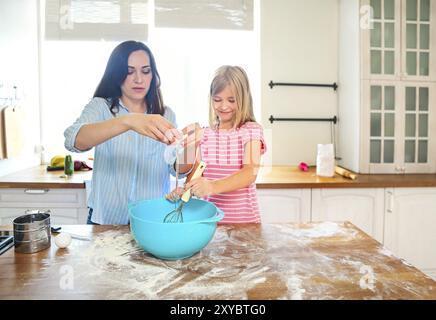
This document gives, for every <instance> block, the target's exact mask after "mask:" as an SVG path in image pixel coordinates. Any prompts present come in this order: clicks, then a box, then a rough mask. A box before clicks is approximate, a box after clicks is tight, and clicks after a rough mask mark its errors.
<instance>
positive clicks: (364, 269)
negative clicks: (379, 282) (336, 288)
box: [341, 259, 376, 292]
mask: <svg viewBox="0 0 436 320" xmlns="http://www.w3.org/2000/svg"><path fill="white" fill-rule="evenodd" d="M341 262H342V263H343V264H348V265H351V266H353V267H356V269H358V270H359V273H360V274H361V275H362V276H361V277H360V279H359V286H360V288H361V289H364V290H366V289H368V290H371V291H373V292H374V291H375V282H376V277H375V274H374V270H373V268H372V267H371V266H369V265H366V264H364V263H362V262H360V261H354V260H349V259H341Z"/></svg>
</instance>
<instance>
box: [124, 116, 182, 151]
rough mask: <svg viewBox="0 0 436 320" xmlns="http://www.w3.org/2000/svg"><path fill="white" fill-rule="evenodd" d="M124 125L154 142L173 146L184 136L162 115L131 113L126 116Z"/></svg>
mask: <svg viewBox="0 0 436 320" xmlns="http://www.w3.org/2000/svg"><path fill="white" fill-rule="evenodd" d="M123 120H124V123H125V124H126V125H127V126H128V127H129V129H131V130H134V131H136V132H137V133H139V134H142V135H144V136H147V137H150V138H152V139H154V140H157V141H160V142H163V143H165V144H171V143H173V142H174V141H175V139H176V138H177V139H182V138H183V135H182V134H181V133H180V132H179V131H178V130H177V129H176V128H174V126H173V125H172V124H171V122H169V121H168V120H167V119H165V118H164V117H162V116H161V115H160V114H142V113H129V114H128V115H125V116H124V119H123Z"/></svg>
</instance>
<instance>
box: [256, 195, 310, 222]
mask: <svg viewBox="0 0 436 320" xmlns="http://www.w3.org/2000/svg"><path fill="white" fill-rule="evenodd" d="M257 196H258V200H259V209H260V215H261V219H262V222H265V223H278V222H281V223H287V222H309V221H310V189H257Z"/></svg>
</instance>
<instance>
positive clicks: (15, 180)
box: [0, 165, 92, 189]
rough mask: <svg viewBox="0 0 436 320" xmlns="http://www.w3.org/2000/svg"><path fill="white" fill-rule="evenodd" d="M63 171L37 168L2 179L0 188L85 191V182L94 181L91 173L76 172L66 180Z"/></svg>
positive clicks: (43, 167) (0, 179) (42, 167)
mask: <svg viewBox="0 0 436 320" xmlns="http://www.w3.org/2000/svg"><path fill="white" fill-rule="evenodd" d="M61 176H65V175H64V171H63V170H59V171H47V166H43V165H41V166H37V167H32V168H29V169H25V170H22V171H19V172H16V173H11V174H9V175H6V176H3V177H0V188H50V189H52V188H55V189H56V188H59V189H63V188H71V189H84V188H85V181H86V180H91V179H92V170H91V171H74V174H73V175H72V176H71V177H68V178H65V177H61Z"/></svg>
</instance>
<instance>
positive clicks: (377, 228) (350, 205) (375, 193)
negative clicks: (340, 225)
mask: <svg viewBox="0 0 436 320" xmlns="http://www.w3.org/2000/svg"><path fill="white" fill-rule="evenodd" d="M383 215H384V189H383V188H378V189H367V188H346V189H342V188H340V189H312V221H350V222H351V223H353V224H354V225H356V226H357V227H358V228H360V229H362V230H363V231H364V232H366V233H367V234H368V235H370V236H372V237H373V238H375V239H376V240H377V241H379V242H383Z"/></svg>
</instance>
